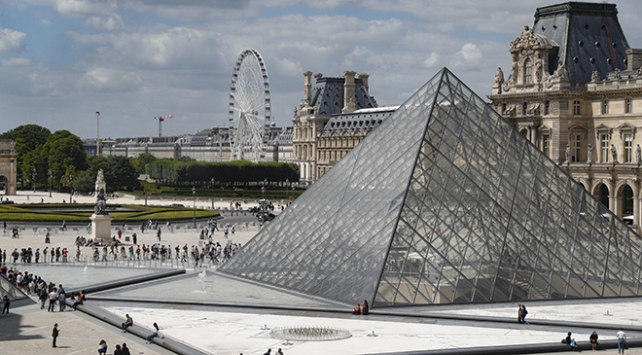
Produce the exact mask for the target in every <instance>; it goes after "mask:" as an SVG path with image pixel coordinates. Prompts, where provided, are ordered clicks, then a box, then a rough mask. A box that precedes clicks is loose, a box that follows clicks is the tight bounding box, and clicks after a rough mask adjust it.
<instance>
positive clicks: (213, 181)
mask: <svg viewBox="0 0 642 355" xmlns="http://www.w3.org/2000/svg"><path fill="white" fill-rule="evenodd" d="M215 182H216V180H214V178H212V209H214V183H215Z"/></svg>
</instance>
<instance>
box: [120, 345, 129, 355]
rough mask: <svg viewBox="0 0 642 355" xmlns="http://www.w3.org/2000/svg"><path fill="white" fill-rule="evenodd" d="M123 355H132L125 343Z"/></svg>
mask: <svg viewBox="0 0 642 355" xmlns="http://www.w3.org/2000/svg"><path fill="white" fill-rule="evenodd" d="M122 354H123V355H131V353H130V352H129V348H128V347H127V344H126V343H123V348H122Z"/></svg>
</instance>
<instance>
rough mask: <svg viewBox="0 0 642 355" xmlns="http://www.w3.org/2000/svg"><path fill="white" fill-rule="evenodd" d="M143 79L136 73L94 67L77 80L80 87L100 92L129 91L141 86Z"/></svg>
mask: <svg viewBox="0 0 642 355" xmlns="http://www.w3.org/2000/svg"><path fill="white" fill-rule="evenodd" d="M142 83H143V79H142V78H141V77H140V76H139V75H138V74H136V73H133V72H125V71H119V70H113V69H109V68H96V69H92V70H90V71H88V72H86V73H85V74H84V75H83V76H82V77H81V78H80V80H79V81H78V86H79V87H80V88H81V89H88V90H93V91H102V92H129V91H135V90H137V89H139V88H140V87H141V85H142Z"/></svg>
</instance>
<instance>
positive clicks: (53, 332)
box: [51, 323, 60, 348]
mask: <svg viewBox="0 0 642 355" xmlns="http://www.w3.org/2000/svg"><path fill="white" fill-rule="evenodd" d="M59 333H60V330H59V329H58V323H56V324H54V327H53V331H52V332H51V337H52V338H53V343H52V344H51V345H52V347H54V348H57V347H58V346H57V345H56V339H57V338H58V334H59Z"/></svg>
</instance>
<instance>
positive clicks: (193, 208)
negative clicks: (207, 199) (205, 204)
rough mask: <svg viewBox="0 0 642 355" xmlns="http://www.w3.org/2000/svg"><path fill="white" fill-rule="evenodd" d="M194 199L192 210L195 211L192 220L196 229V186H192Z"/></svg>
mask: <svg viewBox="0 0 642 355" xmlns="http://www.w3.org/2000/svg"><path fill="white" fill-rule="evenodd" d="M192 199H193V200H194V203H193V205H192V210H193V211H194V217H193V218H192V224H193V226H194V228H196V186H192Z"/></svg>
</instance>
